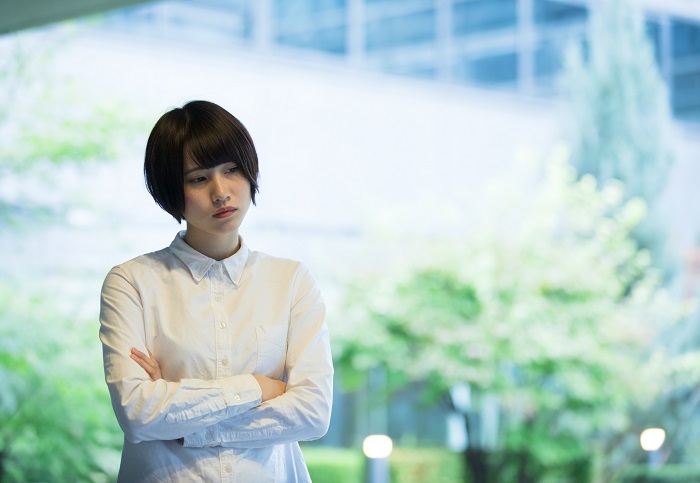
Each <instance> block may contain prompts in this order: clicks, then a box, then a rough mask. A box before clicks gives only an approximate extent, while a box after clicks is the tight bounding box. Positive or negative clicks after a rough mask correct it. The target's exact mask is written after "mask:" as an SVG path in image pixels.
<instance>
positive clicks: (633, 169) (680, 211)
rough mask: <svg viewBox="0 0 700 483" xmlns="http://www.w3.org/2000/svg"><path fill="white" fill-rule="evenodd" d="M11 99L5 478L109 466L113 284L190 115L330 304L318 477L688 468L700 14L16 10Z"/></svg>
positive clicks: (4, 220) (242, 1) (511, 3)
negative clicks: (230, 135) (104, 346)
mask: <svg viewBox="0 0 700 483" xmlns="http://www.w3.org/2000/svg"><path fill="white" fill-rule="evenodd" d="M0 96H1V97H2V102H1V103H0V480H1V481H8V482H15V481H17V482H19V481H22V482H24V481H56V482H62V481H95V482H107V481H114V480H115V479H116V472H117V469H118V464H119V455H120V450H121V444H122V434H121V431H120V430H119V427H118V426H117V424H116V421H115V419H114V415H113V413H112V410H111V407H110V402H109V397H108V393H107V390H106V386H105V384H104V381H103V373H102V359H101V347H100V343H99V340H98V336H97V332H98V327H99V322H98V311H99V293H100V287H101V283H102V280H103V278H104V276H105V275H106V273H107V272H108V271H109V269H110V268H111V267H112V266H114V265H116V264H118V263H121V262H123V261H125V260H128V259H130V258H133V257H135V256H138V255H140V254H142V253H145V252H150V251H154V250H158V249H160V248H163V247H165V246H167V245H168V244H169V243H170V241H171V240H172V238H173V236H174V235H175V233H176V232H177V231H178V230H180V229H182V227H181V226H179V225H177V223H176V222H174V221H173V220H172V219H171V218H170V217H169V215H167V214H166V213H164V212H162V211H161V210H160V209H159V208H158V207H157V206H156V205H155V203H153V201H152V199H150V197H149V195H148V194H147V192H146V190H145V188H144V186H143V178H142V162H143V150H144V147H145V143H146V139H147V136H148V133H149V132H150V128H151V127H152V125H153V124H154V123H155V121H156V120H157V119H158V118H159V117H160V115H161V114H162V113H164V112H165V111H166V110H168V109H170V108H172V107H176V106H181V105H182V104H183V103H185V102H187V101H189V100H193V99H207V100H211V101H214V102H217V103H219V104H221V105H222V106H224V107H225V108H227V109H228V110H229V111H231V112H232V113H233V114H234V115H236V116H237V117H238V118H239V119H241V120H242V122H243V123H244V124H245V125H246V126H247V127H248V129H249V131H250V132H251V134H252V136H253V139H254V140H255V142H256V146H257V148H258V152H259V156H260V163H261V180H260V186H261V189H260V195H259V198H258V206H257V207H255V208H254V209H252V210H251V211H250V212H249V214H248V218H247V219H246V222H245V224H244V226H243V229H242V234H243V236H244V237H245V238H246V240H247V243H248V244H249V245H250V246H251V248H252V249H257V250H261V251H266V252H269V253H272V254H274V255H278V256H284V257H291V258H295V259H300V260H303V261H304V262H305V263H307V265H309V266H310V268H311V269H312V271H313V273H314V274H315V275H316V277H317V278H318V280H319V283H320V284H321V287H322V290H323V292H324V296H325V298H326V301H327V304H328V307H329V315H328V324H329V327H330V330H331V337H332V342H333V350H334V358H335V365H336V371H337V376H336V396H335V401H334V408H333V415H332V422H331V427H330V430H329V432H328V434H327V435H326V436H325V437H324V438H322V439H321V440H319V441H315V442H311V443H303V446H302V448H303V450H304V454H305V457H306V460H307V464H308V466H309V470H310V472H311V475H312V478H313V479H314V481H316V482H360V481H375V482H380V481H389V479H390V481H393V482H436V481H439V482H453V481H454V482H465V481H468V482H477V483H480V482H487V481H488V482H491V481H498V482H509V481H514V482H515V481H517V482H540V481H552V482H554V481H556V482H589V481H674V482H676V481H688V482H691V481H700V458H699V457H698V454H700V453H699V451H698V450H699V449H700V407H699V405H700V351H699V348H700V326H699V325H698V322H700V320H699V317H698V313H697V311H696V307H695V299H696V296H697V295H698V291H699V286H698V283H699V279H698V277H699V276H700V213H699V212H698V210H697V207H698V206H700V189H699V188H698V184H699V183H698V181H699V180H700V164H699V161H700V160H699V159H698V153H700V2H698V1H697V0H644V1H642V0H637V1H633V0H629V1H623V0H598V1H594V0H403V1H399V0H284V1H283V0H257V1H255V0H171V1H139V0H91V1H89V2H83V1H78V0H67V1H63V2H52V1H49V0H31V1H23V2H13V1H4V0H3V1H0ZM650 428H656V429H661V430H663V432H661V431H655V432H647V433H645V434H646V435H647V436H649V435H651V436H654V435H657V436H658V435H659V434H662V435H663V436H664V438H663V439H657V440H656V441H651V442H649V441H646V440H644V439H643V440H642V441H640V436H641V434H642V432H643V431H644V430H646V429H650ZM377 434H379V435H387V436H389V437H390V438H391V440H392V442H393V451H392V452H391V453H390V454H389V455H388V456H387V455H386V453H385V454H384V455H383V456H381V457H379V458H369V457H368V456H366V454H365V453H363V449H362V448H363V441H364V440H365V437H367V436H369V435H377ZM652 439H654V438H652ZM642 443H644V447H643V446H642ZM366 449H367V448H366ZM367 451H370V454H369V456H377V455H376V454H375V455H373V454H371V449H368V450H367ZM384 463H388V464H387V465H386V468H385V467H384V466H382V465H383V464H384ZM384 470H386V471H384Z"/></svg>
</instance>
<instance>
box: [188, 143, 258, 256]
mask: <svg viewBox="0 0 700 483" xmlns="http://www.w3.org/2000/svg"><path fill="white" fill-rule="evenodd" d="M183 171H184V190H185V211H184V213H183V218H185V220H186V221H187V235H186V239H187V242H188V243H189V244H190V246H192V247H193V248H194V249H198V247H197V246H194V245H197V244H200V243H204V245H203V246H207V245H209V244H211V243H213V242H218V241H222V242H234V243H235V242H237V240H238V228H239V227H240V226H241V223H242V222H243V219H244V218H245V215H246V213H247V212H248V208H249V207H250V183H249V182H248V180H247V179H246V177H245V175H244V174H243V172H242V171H241V170H240V168H238V166H237V165H236V163H224V164H220V165H218V166H214V167H213V168H202V167H200V166H198V165H197V164H196V163H195V162H194V161H193V160H192V159H191V158H190V157H189V156H187V155H186V156H185V159H184V170H183ZM200 251H201V250H200Z"/></svg>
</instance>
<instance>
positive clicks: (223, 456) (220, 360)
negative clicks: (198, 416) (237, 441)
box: [211, 262, 234, 483]
mask: <svg viewBox="0 0 700 483" xmlns="http://www.w3.org/2000/svg"><path fill="white" fill-rule="evenodd" d="M211 273H212V274H213V275H212V284H211V303H212V307H213V308H214V324H215V325H216V327H215V328H214V331H215V333H216V377H217V379H219V378H223V377H228V376H230V375H232V368H231V360H230V354H231V337H230V333H229V331H230V327H229V317H228V316H227V314H226V310H225V307H226V304H225V302H224V297H225V296H226V293H225V287H226V280H225V278H224V265H223V263H221V262H217V263H215V264H214V266H213V267H212V270H211ZM233 462H234V461H233V450H232V449H228V448H219V466H220V470H221V481H222V483H228V482H233V481H234V472H233Z"/></svg>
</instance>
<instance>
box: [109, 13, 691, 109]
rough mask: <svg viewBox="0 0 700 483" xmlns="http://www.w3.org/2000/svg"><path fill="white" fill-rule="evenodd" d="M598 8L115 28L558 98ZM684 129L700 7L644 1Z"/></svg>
mask: <svg viewBox="0 0 700 483" xmlns="http://www.w3.org/2000/svg"><path fill="white" fill-rule="evenodd" d="M596 3H597V2H596V0H291V1H290V0H170V1H164V2H155V3H151V4H147V5H146V6H141V7H135V8H132V9H126V10H122V11H119V12H117V13H114V14H112V15H111V16H109V17H107V21H106V26H107V27H108V28H111V29H122V30H128V31H129V32H132V33H133V32H141V33H143V34H147V35H155V36H161V37H163V38H183V37H185V38H188V39H192V40H194V41H201V42H216V43H218V44H225V43H227V42H231V43H236V44H245V45H247V46H248V47H250V48H251V49H255V50H260V51H269V50H276V51H286V52H287V53H289V54H290V55H297V56H299V55H303V56H315V58H317V59H318V60H321V61H325V62H336V63H337V62H340V63H345V64H348V65H350V66H353V67H356V68H358V69H363V70H370V71H380V72H386V73H392V74H397V75H403V76H410V77H418V78H423V79H434V80H436V81H441V82H449V83H456V84H467V85H477V86H482V87H487V88H495V89H504V90H509V91H514V92H518V93H521V94H524V95H528V96H551V95H554V94H555V93H556V78H557V74H558V73H559V72H560V71H561V69H562V67H563V63H564V57H565V55H566V50H567V48H568V46H569V45H570V44H571V42H572V41H576V42H581V43H584V44H585V41H586V36H587V28H586V22H587V19H588V16H589V14H590V10H591V9H592V8H595V5H596ZM637 3H638V4H639V5H640V7H641V8H642V9H643V12H644V15H645V20H646V28H647V33H648V36H649V39H650V40H651V42H652V44H653V46H654V49H655V54H656V60H657V63H658V65H659V68H660V71H661V73H662V76H663V77H664V79H665V80H666V82H667V85H668V86H669V92H670V98H671V104H672V110H673V113H674V115H675V116H676V117H677V118H678V119H682V120H691V121H700V6H698V5H693V2H690V1H682V0H655V1H646V2H642V1H638V2H637Z"/></svg>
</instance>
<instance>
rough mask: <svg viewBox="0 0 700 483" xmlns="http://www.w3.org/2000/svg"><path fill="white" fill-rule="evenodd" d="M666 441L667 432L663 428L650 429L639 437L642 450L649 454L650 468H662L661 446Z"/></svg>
mask: <svg viewBox="0 0 700 483" xmlns="http://www.w3.org/2000/svg"><path fill="white" fill-rule="evenodd" d="M665 439H666V431H664V430H663V429H661V428H648V429H645V430H644V431H642V434H641V435H640V436H639V443H640V444H641V445H642V449H643V450H644V451H646V452H647V454H648V461H649V468H651V469H655V468H658V467H659V466H661V446H663V444H664V440H665Z"/></svg>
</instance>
